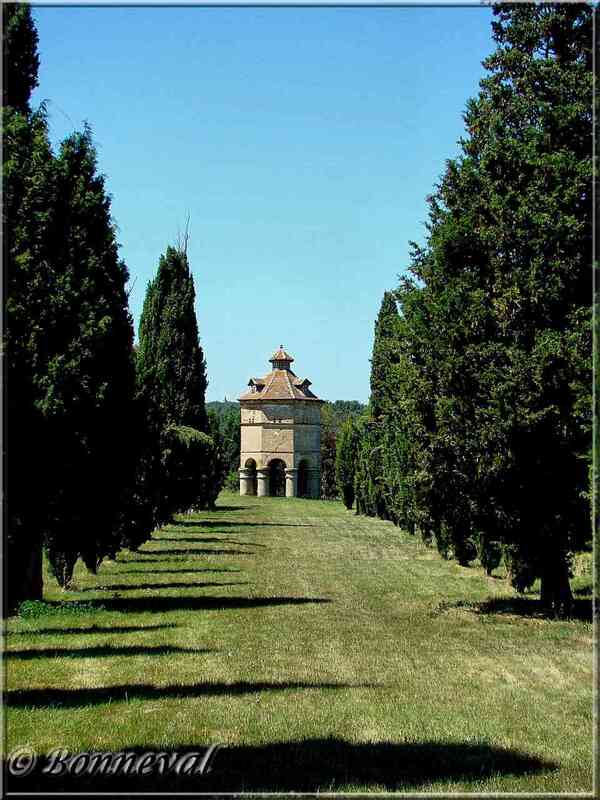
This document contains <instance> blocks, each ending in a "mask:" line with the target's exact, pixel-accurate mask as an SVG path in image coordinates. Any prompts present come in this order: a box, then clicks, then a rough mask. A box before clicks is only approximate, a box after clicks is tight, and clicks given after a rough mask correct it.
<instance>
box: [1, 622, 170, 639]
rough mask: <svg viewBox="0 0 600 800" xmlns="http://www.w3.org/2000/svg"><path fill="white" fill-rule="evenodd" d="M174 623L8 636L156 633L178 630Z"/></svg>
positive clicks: (30, 632)
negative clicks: (157, 631) (165, 629)
mask: <svg viewBox="0 0 600 800" xmlns="http://www.w3.org/2000/svg"><path fill="white" fill-rule="evenodd" d="M177 627H178V626H177V625H176V624H175V623H174V622H166V623H164V624H163V625H92V626H91V627H90V628H37V629H36V630H33V629H32V630H30V631H8V632H7V635H8V636H63V635H67V634H73V635H75V636H88V635H89V634H102V635H103V636H106V634H107V633H138V632H142V631H148V632H151V631H156V630H160V629H162V628H177Z"/></svg>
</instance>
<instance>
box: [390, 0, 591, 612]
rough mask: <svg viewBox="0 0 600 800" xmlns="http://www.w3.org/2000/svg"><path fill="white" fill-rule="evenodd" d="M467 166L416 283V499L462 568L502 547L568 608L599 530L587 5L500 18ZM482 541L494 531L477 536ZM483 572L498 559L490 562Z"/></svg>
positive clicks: (456, 178)
mask: <svg viewBox="0 0 600 800" xmlns="http://www.w3.org/2000/svg"><path fill="white" fill-rule="evenodd" d="M494 13H495V17H496V19H495V21H494V23H493V29H494V38H495V40H496V42H497V44H498V47H497V49H496V51H495V53H494V54H493V55H492V56H491V57H490V58H489V59H487V61H486V62H484V64H485V66H486V68H487V69H488V77H486V78H485V79H484V80H483V81H482V84H481V92H480V94H479V96H478V97H477V98H476V99H475V100H473V101H471V102H470V103H469V104H468V108H467V113H466V115H465V120H466V123H467V132H468V137H467V138H466V139H465V140H464V141H463V143H462V147H463V155H462V156H461V157H460V158H459V159H457V160H455V161H452V162H449V163H448V167H447V170H446V173H445V174H444V176H443V178H442V180H441V182H440V185H439V186H438V187H437V189H436V192H435V193H434V195H433V196H432V198H431V202H430V222H429V231H430V235H429V241H428V245H427V247H426V248H424V249H420V250H419V249H417V250H416V251H415V256H414V259H413V272H414V274H415V275H416V277H417V278H418V282H419V286H420V287H422V288H421V289H420V290H419V297H420V300H419V304H418V305H415V303H414V302H413V300H412V298H413V297H414V295H415V292H416V286H413V287H408V288H407V289H406V291H405V292H404V293H403V294H401V299H402V310H403V314H404V316H405V317H406V318H407V319H408V320H409V322H410V326H411V328H412V330H413V331H414V332H415V334H416V336H417V339H418V341H417V343H416V345H415V348H414V352H413V353H412V358H411V363H412V364H413V365H415V366H416V368H417V372H418V376H419V380H417V381H416V382H414V384H413V386H412V387H406V388H407V391H409V392H412V395H411V401H412V402H413V403H414V408H415V409H417V411H418V416H419V419H420V423H419V425H418V426H416V428H415V430H416V431H421V432H422V435H421V433H419V436H420V437H421V438H420V443H419V448H418V449H419V451H420V456H419V459H420V464H421V467H420V470H419V472H420V482H421V486H422V487H424V488H425V490H426V491H425V492H424V494H423V495H422V501H423V504H424V505H425V506H429V507H430V508H431V509H433V510H434V511H433V512H432V519H430V522H431V524H432V525H433V526H434V527H435V528H436V529H437V530H436V537H437V538H438V540H439V544H440V546H441V548H442V549H445V548H447V547H448V543H449V544H450V546H451V547H452V549H453V551H454V554H455V556H456V557H457V558H458V559H459V560H461V561H462V562H463V563H466V562H468V561H469V560H470V559H471V558H472V557H473V555H474V552H475V543H476V542H479V543H481V542H484V543H485V542H486V541H489V542H490V543H491V544H494V546H495V543H496V542H497V541H502V542H503V543H504V549H505V555H506V560H507V563H508V566H509V569H510V572H511V575H512V580H513V583H514V585H515V586H516V587H518V588H524V587H525V586H527V585H528V584H530V583H531V582H532V581H533V580H534V579H535V578H536V577H540V578H541V582H542V601H543V603H544V605H545V606H546V607H547V608H548V609H549V610H551V611H552V612H554V613H558V614H562V613H568V610H569V607H570V602H571V596H570V588H569V581H568V561H569V553H570V552H571V551H572V550H573V549H574V548H575V547H577V546H579V545H580V544H581V542H582V540H583V539H585V538H586V536H587V535H588V530H589V529H588V525H587V517H588V515H587V513H586V505H585V499H584V494H585V489H586V483H587V479H588V478H587V470H586V457H587V454H588V453H589V447H590V402H589V400H590V398H589V377H590V337H591V326H590V304H589V277H588V276H587V275H586V269H585V266H586V263H587V255H586V253H588V252H589V251H590V247H591V206H590V199H591V174H592V165H591V157H590V152H589V142H590V136H591V99H592V97H591V87H592V74H591V44H592V38H591V22H592V13H593V12H592V10H591V9H590V8H588V7H586V6H584V5H568V6H567V5H564V6H559V5H539V6H538V5H522V6H516V5H515V6H508V5H507V6H499V7H496V8H495V10H494ZM482 533H483V534H484V535H483V536H482V535H481V534H482ZM485 560H487V559H485Z"/></svg>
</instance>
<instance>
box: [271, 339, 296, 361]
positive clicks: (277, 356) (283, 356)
mask: <svg viewBox="0 0 600 800" xmlns="http://www.w3.org/2000/svg"><path fill="white" fill-rule="evenodd" d="M293 360H294V359H293V357H292V356H291V355H290V354H289V353H286V352H285V350H284V349H283V345H282V344H280V345H279V350H276V351H275V352H274V353H273V355H272V356H271V358H270V359H269V361H289V362H290V364H291V363H292V361H293Z"/></svg>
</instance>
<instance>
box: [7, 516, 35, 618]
mask: <svg viewBox="0 0 600 800" xmlns="http://www.w3.org/2000/svg"><path fill="white" fill-rule="evenodd" d="M18 534H19V535H18V538H17V539H14V540H13V541H12V542H10V541H9V542H8V543H7V553H6V556H7V558H6V561H5V567H4V569H5V578H6V580H5V583H4V585H5V587H6V592H5V596H4V614H5V616H7V615H8V614H11V613H14V612H15V611H17V609H18V608H19V606H20V605H21V603H23V602H24V601H25V600H41V599H42V597H43V589H44V586H43V578H42V543H41V541H33V542H32V541H31V540H30V541H27V538H28V537H27V536H25V535H24V531H23V530H20V531H19V532H18Z"/></svg>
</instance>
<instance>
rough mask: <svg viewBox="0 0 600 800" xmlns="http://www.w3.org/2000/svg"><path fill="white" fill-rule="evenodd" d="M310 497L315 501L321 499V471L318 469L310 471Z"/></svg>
mask: <svg viewBox="0 0 600 800" xmlns="http://www.w3.org/2000/svg"><path fill="white" fill-rule="evenodd" d="M308 496H309V497H312V498H313V499H314V500H318V499H319V497H321V469H320V467H316V468H314V469H309V470H308Z"/></svg>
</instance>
